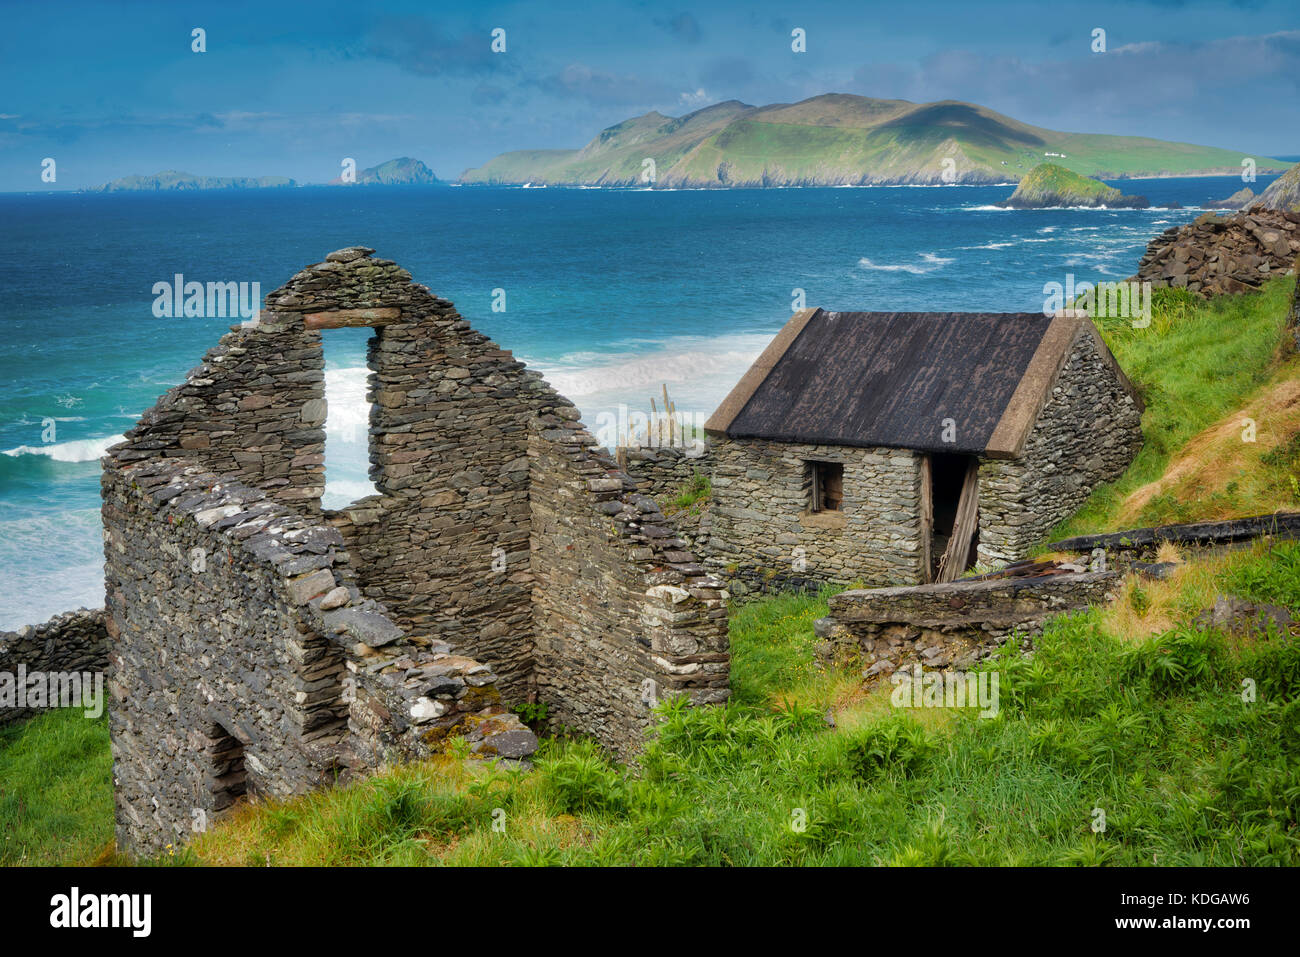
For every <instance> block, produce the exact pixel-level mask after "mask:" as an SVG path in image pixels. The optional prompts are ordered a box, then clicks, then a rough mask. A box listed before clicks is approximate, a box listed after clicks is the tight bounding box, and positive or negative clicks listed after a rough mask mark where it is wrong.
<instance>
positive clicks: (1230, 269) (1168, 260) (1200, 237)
mask: <svg viewBox="0 0 1300 957" xmlns="http://www.w3.org/2000/svg"><path fill="white" fill-rule="evenodd" d="M1297 253H1300V212H1281V211H1278V210H1272V209H1264V208H1263V207H1261V206H1258V205H1256V206H1252V207H1251V208H1250V209H1249V210H1247V211H1244V212H1237V213H1232V214H1231V215H1220V216H1216V215H1215V214H1214V213H1204V214H1202V215H1201V216H1198V217H1197V218H1196V220H1195V221H1193V222H1191V223H1188V224H1187V225H1185V226H1170V227H1169V228H1168V229H1166V230H1165V231H1164V232H1163V233H1161V234H1160V235H1159V236H1157V237H1156V238H1155V239H1153V240H1151V242H1150V243H1148V244H1147V251H1146V254H1145V255H1144V256H1143V257H1142V259H1141V260H1140V261H1139V263H1138V272H1137V275H1136V276H1133V277H1132V279H1130V280H1129V281H1133V280H1136V281H1139V282H1150V283H1151V285H1152V286H1156V287H1160V286H1170V287H1173V288H1175V289H1187V290H1188V291H1190V292H1194V293H1196V294H1197V295H1199V296H1202V297H1208V296H1215V295H1222V294H1224V293H1241V292H1250V291H1252V290H1254V289H1258V288H1259V286H1260V285H1261V284H1262V283H1263V282H1264V281H1265V280H1267V279H1272V278H1273V277H1275V276H1282V275H1286V274H1287V273H1288V272H1290V271H1292V268H1293V266H1294V264H1295V259H1296V254H1297Z"/></svg>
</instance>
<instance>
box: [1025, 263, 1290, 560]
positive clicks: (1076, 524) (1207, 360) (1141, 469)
mask: <svg viewBox="0 0 1300 957" xmlns="http://www.w3.org/2000/svg"><path fill="white" fill-rule="evenodd" d="M1294 288H1295V280H1294V279H1293V278H1279V279H1275V280H1272V281H1271V282H1269V283H1267V284H1266V285H1265V286H1264V287H1263V289H1262V290H1261V291H1260V292H1257V293H1250V294H1246V295H1241V296H1219V297H1216V298H1214V299H1212V300H1209V301H1208V302H1207V301H1204V300H1200V299H1198V298H1196V297H1195V296H1194V295H1193V294H1191V293H1188V292H1186V291H1185V290H1175V289H1156V290H1153V304H1152V321H1151V325H1150V326H1149V327H1147V328H1145V329H1134V328H1133V327H1132V325H1131V322H1130V321H1128V320H1122V319H1111V320H1107V319H1100V320H1098V326H1099V327H1100V328H1101V331H1102V335H1103V337H1104V338H1105V339H1106V342H1107V344H1108V345H1109V346H1110V348H1111V351H1112V352H1113V353H1114V354H1115V358H1116V359H1117V360H1118V361H1119V364H1120V367H1121V368H1123V369H1124V371H1125V372H1126V374H1127V375H1128V377H1129V379H1130V380H1132V382H1133V383H1134V385H1136V386H1137V388H1138V391H1139V392H1140V393H1141V395H1142V398H1143V401H1144V402H1145V403H1146V412H1145V413H1144V414H1143V416H1142V434H1143V438H1144V444H1143V446H1142V450H1141V451H1140V452H1139V453H1138V456H1137V458H1136V459H1135V460H1134V461H1133V464H1132V465H1131V466H1129V469H1128V471H1127V472H1126V473H1125V474H1124V476H1123V477H1122V478H1121V479H1120V480H1119V481H1117V482H1114V483H1112V484H1109V485H1106V486H1103V487H1101V488H1099V489H1097V490H1096V491H1095V492H1094V493H1093V495H1092V497H1091V498H1090V499H1089V500H1088V501H1087V502H1086V503H1085V504H1084V506H1083V508H1081V509H1080V510H1079V511H1078V512H1077V513H1076V514H1075V515H1074V516H1073V517H1072V518H1070V519H1069V520H1067V521H1066V522H1064V523H1063V524H1062V525H1060V526H1059V527H1058V528H1057V529H1056V530H1055V531H1054V532H1053V534H1052V536H1051V537H1052V538H1053V539H1057V538H1064V537H1067V536H1070V535H1084V534H1090V533H1094V532H1101V531H1110V530H1113V529H1115V528H1117V527H1121V526H1120V525H1117V524H1116V522H1117V516H1118V513H1119V511H1120V508H1121V506H1122V504H1123V500H1124V498H1125V497H1126V496H1128V495H1129V494H1130V493H1132V492H1133V491H1134V490H1136V489H1138V488H1140V487H1141V486H1143V485H1145V484H1147V483H1148V482H1152V481H1154V480H1156V479H1158V478H1160V477H1161V476H1162V475H1163V474H1164V472H1165V469H1166V467H1167V466H1168V465H1169V462H1170V459H1171V457H1172V456H1173V455H1174V454H1175V453H1177V452H1178V451H1179V450H1181V449H1182V448H1183V447H1184V446H1185V445H1186V444H1187V442H1188V440H1189V439H1191V438H1192V437H1193V436H1195V435H1196V434H1197V433H1199V432H1201V431H1202V430H1204V429H1206V428H1207V427H1209V426H1210V425H1212V424H1214V423H1216V422H1218V421H1219V420H1220V419H1222V418H1223V417H1224V416H1226V415H1228V414H1229V413H1232V412H1234V411H1235V410H1237V409H1239V408H1241V407H1242V406H1243V405H1244V404H1245V403H1246V401H1247V400H1248V398H1249V397H1250V396H1251V395H1252V394H1253V393H1255V392H1256V391H1257V390H1258V389H1259V388H1260V387H1261V386H1263V385H1265V384H1266V383H1268V382H1269V381H1270V380H1272V379H1273V378H1274V377H1275V376H1276V375H1277V374H1278V373H1279V371H1280V370H1281V371H1282V372H1284V373H1285V372H1293V371H1294V370H1293V369H1289V368H1286V369H1284V368H1283V366H1282V363H1281V360H1280V357H1279V352H1278V346H1279V343H1280V341H1281V338H1282V329H1283V325H1284V323H1285V319H1286V312H1287V307H1288V305H1289V302H1290V299H1291V295H1292V290H1293V289H1294ZM1266 425H1267V423H1261V424H1260V427H1261V429H1263V428H1265V427H1266ZM1266 510H1267V509H1266ZM1207 511H1208V509H1206V508H1205V507H1204V505H1203V504H1202V503H1197V502H1194V501H1183V502H1179V501H1177V500H1172V499H1171V500H1166V501H1163V502H1158V503H1156V504H1155V507H1154V508H1152V509H1150V510H1148V511H1147V513H1145V514H1144V515H1143V516H1142V518H1143V520H1144V522H1145V524H1159V523H1163V522H1172V521H1192V520H1195V518H1196V517H1197V516H1198V514H1199V515H1204V514H1206V512H1207ZM1247 511H1248V510H1247ZM1242 514H1245V513H1244V512H1243V513H1242Z"/></svg>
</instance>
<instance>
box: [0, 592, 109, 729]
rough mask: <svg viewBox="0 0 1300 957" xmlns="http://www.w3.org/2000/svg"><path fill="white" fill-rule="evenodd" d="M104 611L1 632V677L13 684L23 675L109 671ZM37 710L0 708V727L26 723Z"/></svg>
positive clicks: (83, 611)
mask: <svg viewBox="0 0 1300 957" xmlns="http://www.w3.org/2000/svg"><path fill="white" fill-rule="evenodd" d="M104 617H105V616H104V609H102V608H97V609H95V610H94V611H89V610H87V609H85V608H80V609H78V610H77V611H69V612H64V613H63V614H61V615H55V616H54V617H53V618H51V619H50V620H49V621H47V622H45V623H44V624H42V625H26V626H24V627H22V628H19V629H18V630H17V631H0V675H9V676H12V679H13V680H14V682H15V683H16V682H17V681H18V677H19V675H20V674H22V673H24V672H25V673H26V674H27V675H31V674H32V673H33V672H41V673H44V674H51V673H55V672H58V673H62V674H73V673H76V674H81V675H85V674H101V675H102V674H103V673H104V672H105V671H107V669H108V632H107V631H106V630H105V628H104ZM37 713H38V712H37V710H36V709H34V708H30V707H22V708H20V707H17V706H16V705H15V706H13V707H7V706H6V707H0V725H5V724H9V723H11V722H15V721H25V720H26V719H28V718H31V717H34V716H35V715H36V714H37Z"/></svg>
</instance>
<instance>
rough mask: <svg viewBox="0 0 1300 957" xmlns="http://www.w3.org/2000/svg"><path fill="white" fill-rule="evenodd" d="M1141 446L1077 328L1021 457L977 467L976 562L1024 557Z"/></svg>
mask: <svg viewBox="0 0 1300 957" xmlns="http://www.w3.org/2000/svg"><path fill="white" fill-rule="evenodd" d="M1141 447H1142V413H1141V412H1140V411H1139V409H1138V405H1137V403H1136V402H1134V401H1133V397H1132V396H1131V395H1129V393H1128V391H1127V390H1126V389H1125V388H1124V387H1123V385H1122V384H1121V382H1120V380H1119V379H1118V377H1117V376H1116V375H1115V372H1114V370H1113V369H1112V368H1111V366H1110V364H1109V363H1108V362H1107V361H1106V359H1105V358H1104V357H1103V356H1102V354H1101V352H1100V351H1099V350H1098V348H1097V345H1096V342H1095V340H1094V339H1093V337H1092V334H1091V333H1090V332H1088V331H1087V330H1086V329H1084V330H1081V331H1080V333H1079V336H1078V338H1076V339H1075V341H1074V344H1073V346H1072V347H1071V349H1070V355H1069V357H1068V358H1067V359H1066V361H1065V365H1064V366H1063V367H1062V369H1061V373H1060V375H1059V376H1058V377H1057V379H1056V382H1055V383H1054V384H1053V386H1052V394H1051V397H1050V398H1049V399H1048V401H1047V403H1046V404H1045V405H1044V407H1043V411H1042V414H1041V415H1039V417H1038V421H1037V423H1036V424H1035V425H1034V429H1033V431H1032V432H1031V433H1030V435H1029V439H1028V440H1027V441H1026V443H1025V449H1024V452H1023V454H1022V455H1021V456H1020V457H1019V458H1016V459H984V460H981V462H980V475H979V496H980V519H979V526H980V527H979V558H980V560H981V561H984V562H989V563H992V564H1002V563H1005V562H1011V561H1016V560H1018V559H1021V558H1024V557H1025V556H1026V555H1027V554H1029V552H1030V551H1031V550H1032V549H1033V548H1034V546H1036V545H1038V544H1039V543H1040V542H1042V541H1043V540H1044V538H1045V537H1046V536H1047V534H1048V532H1050V531H1051V529H1052V528H1053V526H1055V525H1056V524H1057V523H1058V522H1060V521H1062V520H1063V519H1065V518H1067V517H1069V516H1070V515H1071V514H1073V513H1074V511H1075V510H1076V509H1078V508H1079V506H1080V505H1082V504H1083V503H1084V502H1085V501H1086V500H1087V498H1088V496H1089V495H1090V494H1091V492H1092V490H1093V489H1094V488H1096V487H1097V486H1098V485H1100V484H1102V483H1103V482H1110V481H1114V480H1115V479H1117V478H1119V477H1120V476H1121V475H1123V474H1124V470H1125V469H1127V468H1128V466H1129V463H1130V462H1132V461H1133V457H1134V456H1135V455H1137V453H1138V450H1139V449H1140V448H1141Z"/></svg>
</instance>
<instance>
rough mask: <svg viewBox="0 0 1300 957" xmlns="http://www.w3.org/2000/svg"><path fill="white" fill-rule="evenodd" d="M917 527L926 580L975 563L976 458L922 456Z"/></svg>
mask: <svg viewBox="0 0 1300 957" xmlns="http://www.w3.org/2000/svg"><path fill="white" fill-rule="evenodd" d="M921 485H922V489H921V503H922V505H921V528H922V538H923V540H924V545H925V546H926V547H925V548H924V550H923V551H924V565H925V569H924V570H925V581H926V582H949V581H952V580H953V579H955V578H957V577H959V576H960V575H962V574H963V573H965V572H966V571H967V570H968V569H970V568H972V567H973V566H974V565H975V560H976V552H977V546H978V544H979V460H978V459H977V458H975V456H973V455H956V454H953V453H944V452H935V453H932V454H930V455H927V456H925V457H924V458H923V459H922V471H921Z"/></svg>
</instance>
